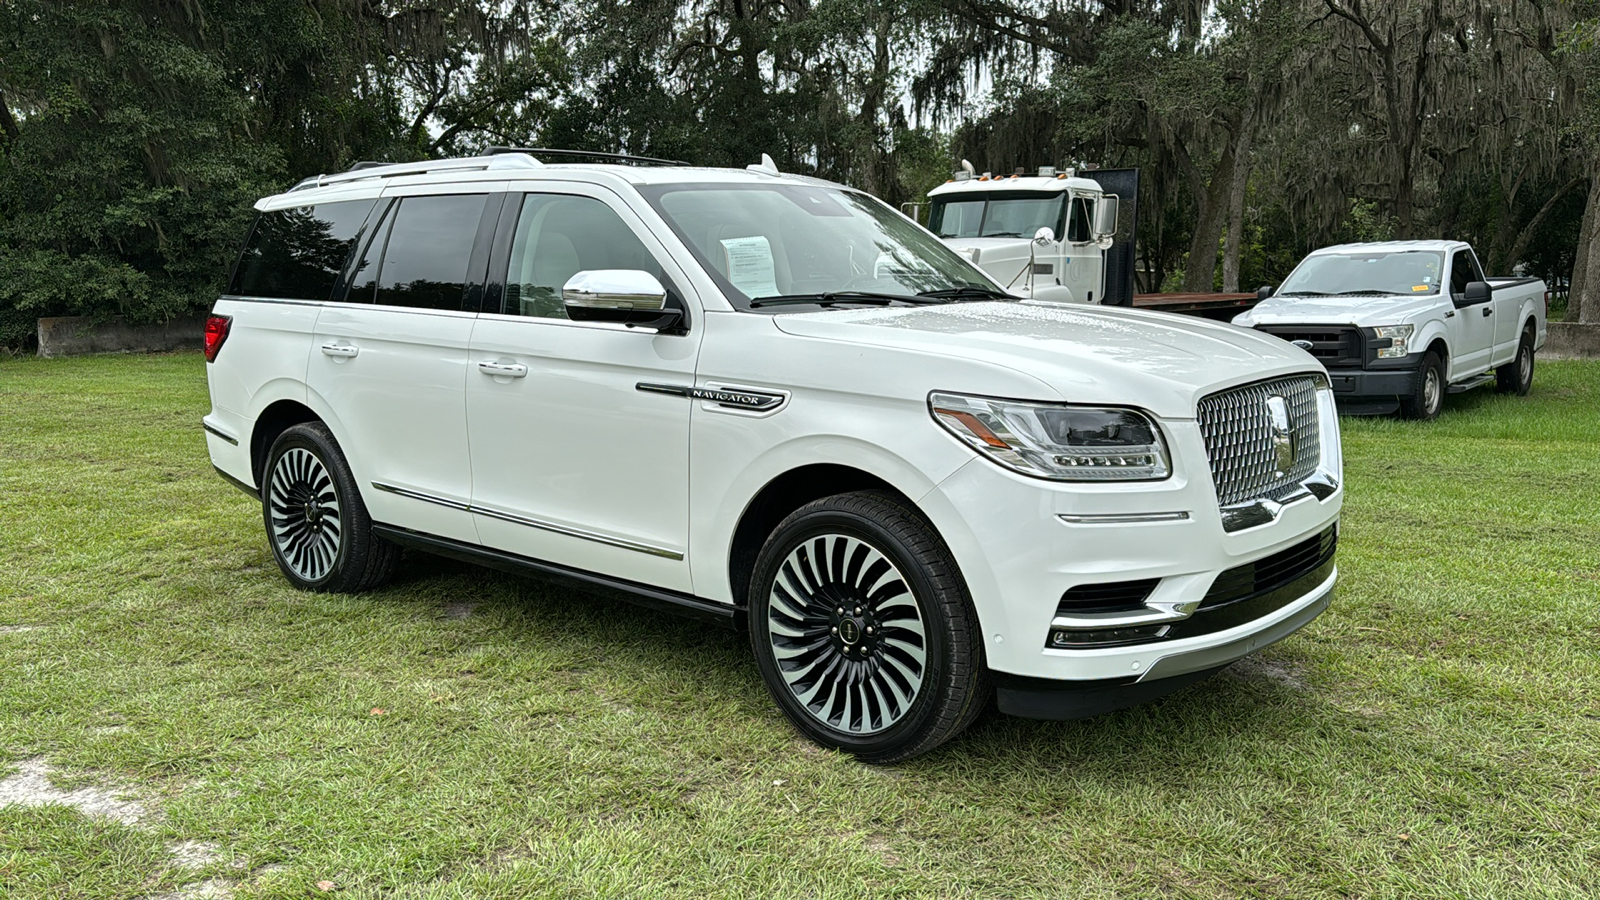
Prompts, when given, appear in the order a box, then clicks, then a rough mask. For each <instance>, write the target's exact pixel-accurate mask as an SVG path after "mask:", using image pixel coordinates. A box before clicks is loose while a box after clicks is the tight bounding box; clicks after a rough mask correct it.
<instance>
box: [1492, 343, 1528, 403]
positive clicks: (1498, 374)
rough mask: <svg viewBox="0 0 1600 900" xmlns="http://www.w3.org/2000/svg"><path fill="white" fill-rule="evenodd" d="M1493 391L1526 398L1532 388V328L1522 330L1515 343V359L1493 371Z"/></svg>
mask: <svg viewBox="0 0 1600 900" xmlns="http://www.w3.org/2000/svg"><path fill="white" fill-rule="evenodd" d="M1494 378H1495V389H1496V390H1498V391H1500V392H1501V393H1503V394H1516V395H1517V396H1518V397H1526V396H1528V391H1529V390H1531V389H1532V388H1533V328H1532V327H1531V326H1530V327H1528V328H1525V329H1523V332H1522V339H1521V340H1519V341H1518V342H1517V357H1516V359H1513V360H1512V361H1511V362H1508V363H1506V364H1505V365H1503V366H1501V367H1500V368H1498V369H1495V370H1494Z"/></svg>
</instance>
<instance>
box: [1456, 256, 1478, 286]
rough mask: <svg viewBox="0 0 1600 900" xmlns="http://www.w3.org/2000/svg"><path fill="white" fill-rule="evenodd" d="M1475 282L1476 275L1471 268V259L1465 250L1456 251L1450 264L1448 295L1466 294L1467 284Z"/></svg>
mask: <svg viewBox="0 0 1600 900" xmlns="http://www.w3.org/2000/svg"><path fill="white" fill-rule="evenodd" d="M1477 280H1478V275H1477V273H1476V272H1475V271H1473V268H1472V257H1471V256H1470V255H1469V254H1468V253H1467V251H1465V250H1457V251H1456V255H1455V259H1454V260H1452V261H1451V263H1450V293H1452V294H1464V293H1466V292H1467V283H1468V282H1471V281H1477Z"/></svg>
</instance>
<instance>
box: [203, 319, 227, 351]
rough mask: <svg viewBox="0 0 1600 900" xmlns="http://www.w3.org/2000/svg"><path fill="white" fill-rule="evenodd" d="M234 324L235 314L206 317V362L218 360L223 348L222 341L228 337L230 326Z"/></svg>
mask: <svg viewBox="0 0 1600 900" xmlns="http://www.w3.org/2000/svg"><path fill="white" fill-rule="evenodd" d="M232 325H233V316H207V317H206V362H216V359H217V353H218V352H219V351H220V350H222V342H223V341H226V340H227V339H228V328H229V327H230V326H232Z"/></svg>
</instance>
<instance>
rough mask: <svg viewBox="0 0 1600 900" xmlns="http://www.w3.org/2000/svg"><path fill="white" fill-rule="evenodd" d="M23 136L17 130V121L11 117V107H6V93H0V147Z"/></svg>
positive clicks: (19, 130)
mask: <svg viewBox="0 0 1600 900" xmlns="http://www.w3.org/2000/svg"><path fill="white" fill-rule="evenodd" d="M21 135H22V131H21V129H19V128H17V120H16V119H15V118H13V117H12V115H11V107H10V106H8V105H6V92H5V91H0V138H3V140H0V145H4V144H9V143H12V142H14V141H16V139H17V138H18V137H20V136H21Z"/></svg>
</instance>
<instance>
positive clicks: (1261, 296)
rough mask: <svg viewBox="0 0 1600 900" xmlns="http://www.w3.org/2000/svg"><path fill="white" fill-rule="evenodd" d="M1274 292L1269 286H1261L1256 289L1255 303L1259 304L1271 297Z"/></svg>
mask: <svg viewBox="0 0 1600 900" xmlns="http://www.w3.org/2000/svg"><path fill="white" fill-rule="evenodd" d="M1275 291H1276V289H1275V288H1273V286H1272V285H1270V284H1263V285H1262V286H1261V287H1258V288H1256V302H1257V303H1260V302H1261V301H1263V300H1265V299H1267V298H1268V297H1271V296H1272V295H1273V293H1275Z"/></svg>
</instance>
